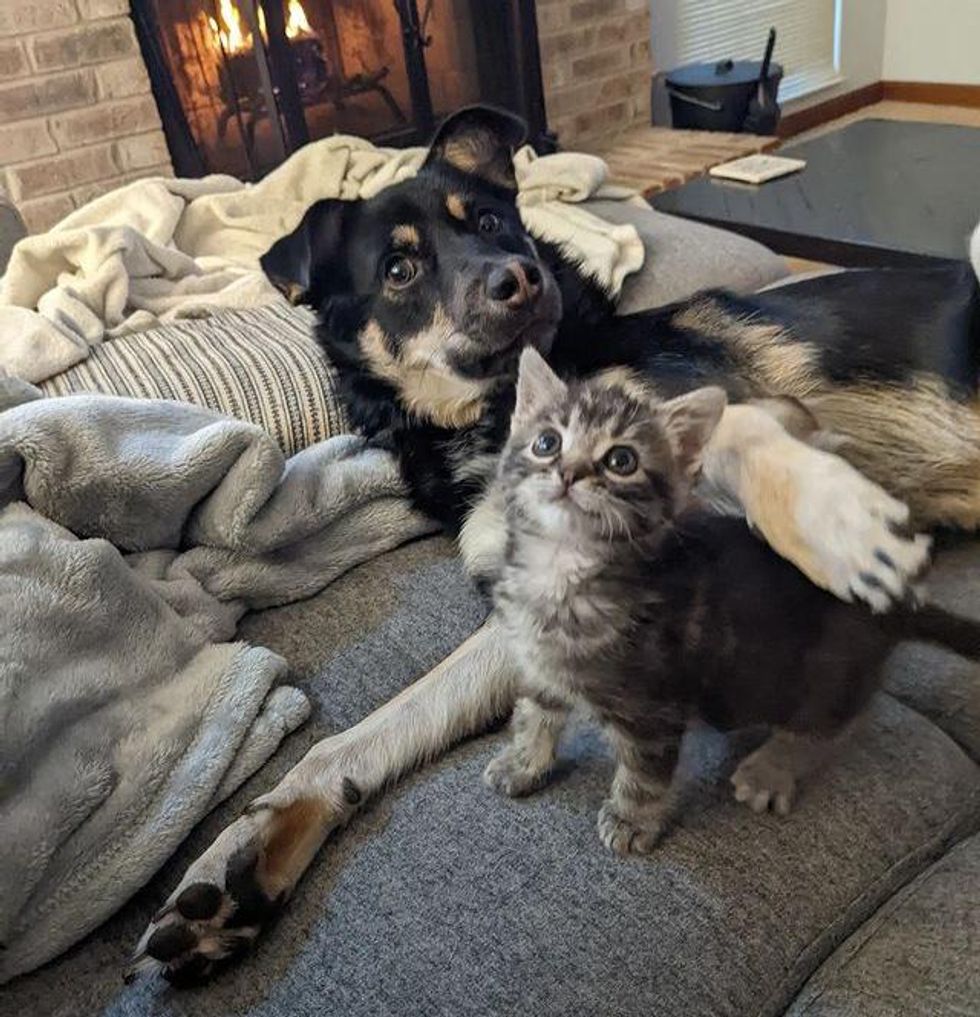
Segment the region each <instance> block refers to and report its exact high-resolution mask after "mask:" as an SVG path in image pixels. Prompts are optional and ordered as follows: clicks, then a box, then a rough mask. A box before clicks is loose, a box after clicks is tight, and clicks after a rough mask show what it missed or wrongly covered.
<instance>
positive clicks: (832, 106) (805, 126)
mask: <svg viewBox="0 0 980 1017" xmlns="http://www.w3.org/2000/svg"><path fill="white" fill-rule="evenodd" d="M883 97H884V89H883V88H882V82H880V81H875V82H874V83H873V84H870V85H865V86H864V88H856V89H854V91H853V92H845V93H844V94H843V95H835V96H834V98H833V99H827V100H826V101H825V102H818V103H817V104H816V106H808V107H807V108H806V109H801V110H797V111H795V112H793V113H787V114H786V116H784V117H783V119H782V120H781V121H780V122H779V127H778V128H777V129H776V133H777V135H778V136H779V137H780V138H792V137H793V136H794V135H796V134H802V133H803V132H804V131H809V130H811V129H812V128H814V127H819V126H820V125H821V124H825V123H827V122H829V121H830V120H836V119H837V118H838V117H842V116H844V115H845V114H847V113H853V112H854V111H855V110H859V109H862V108H863V107H864V106H870V105H872V104H873V103H876V102H881V100H882V98H883ZM936 101H937V102H939V101H944V100H938V99H937V100H936Z"/></svg>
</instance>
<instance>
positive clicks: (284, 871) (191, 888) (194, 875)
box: [126, 799, 340, 986]
mask: <svg viewBox="0 0 980 1017" xmlns="http://www.w3.org/2000/svg"><path fill="white" fill-rule="evenodd" d="M324 808H325V806H324V805H323V803H321V802H320V801H315V800H306V799H302V800H296V801H293V802H290V803H289V804H286V805H282V806H273V805H263V804H261V803H257V804H255V805H253V806H252V807H251V809H250V810H249V811H248V812H246V814H245V815H244V816H242V817H241V818H240V819H238V820H237V821H236V822H234V823H232V824H231V826H229V827H228V828H227V829H226V830H224V831H223V832H222V833H221V834H220V836H219V837H218V838H217V839H216V840H215V842H214V843H213V844H212V845H211V847H210V848H208V850H207V851H206V852H205V853H204V854H203V855H202V856H201V857H200V858H198V859H197V861H196V862H194V864H193V865H192V866H191V867H190V869H189V870H188V871H187V874H186V875H185V876H184V879H183V880H182V881H181V883H180V885H179V886H178V887H177V889H176V890H175V891H174V892H173V894H171V896H170V898H169V900H168V901H167V902H166V903H165V904H164V906H163V907H162V908H161V909H160V910H159V911H158V912H157V913H156V915H154V917H153V920H152V921H151V922H150V924H149V926H148V927H147V929H146V931H145V932H144V933H143V935H142V937H141V938H140V941H139V944H138V945H137V947H136V951H135V954H134V957H133V961H132V963H131V964H130V967H129V969H128V970H127V973H126V980H127V981H129V980H130V979H131V978H133V977H135V976H136V974H137V973H138V972H140V971H143V970H158V971H160V972H161V973H162V974H163V976H164V977H165V978H166V979H167V980H168V981H170V982H173V983H174V984H175V985H178V986H188V985H194V984H198V983H200V982H204V981H207V979H208V978H209V977H210V976H211V975H212V974H213V973H214V971H215V970H216V969H217V967H219V966H220V965H221V964H222V963H226V962H228V961H231V960H233V959H235V958H236V957H238V956H240V955H241V954H242V953H244V952H245V951H246V950H248V949H249V947H251V945H252V944H253V942H254V941H255V939H256V937H257V936H258V935H259V933H260V932H261V931H262V930H263V928H264V927H265V926H266V925H267V924H268V923H269V922H270V921H271V920H272V919H273V918H274V917H275V915H276V914H277V912H278V911H279V909H280V908H281V907H282V905H283V904H284V903H285V902H286V900H287V898H288V897H289V895H290V893H291V892H292V890H293V887H294V886H295V884H296V882H297V881H298V879H299V877H300V875H301V874H302V872H303V870H304V869H305V867H306V865H307V864H308V862H309V859H310V857H312V854H313V852H315V851H316V849H317V848H318V847H319V845H320V843H321V842H322V840H323V839H324V837H325V836H326V832H327V831H329V829H331V828H332V826H334V825H339V822H340V817H338V822H337V823H336V824H331V823H330V822H329V817H327V816H326V815H325V814H324Z"/></svg>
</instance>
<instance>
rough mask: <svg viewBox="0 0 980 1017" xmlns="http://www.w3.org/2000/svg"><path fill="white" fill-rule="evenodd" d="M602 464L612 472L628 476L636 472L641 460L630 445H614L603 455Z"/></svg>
mask: <svg viewBox="0 0 980 1017" xmlns="http://www.w3.org/2000/svg"><path fill="white" fill-rule="evenodd" d="M602 465H603V466H604V467H605V468H606V469H607V470H609V472H610V473H617V474H619V476H621V477H628V476H629V475H630V474H631V473H636V469H637V467H638V466H639V465H640V461H639V460H638V459H637V458H636V453H635V452H634V451H633V450H632V449H631V448H630V447H629V446H628V445H613V447H612V448H611V449H610V450H609V451H608V452H607V453H606V454H605V455H604V456H603V457H602Z"/></svg>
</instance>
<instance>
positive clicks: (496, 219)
mask: <svg viewBox="0 0 980 1017" xmlns="http://www.w3.org/2000/svg"><path fill="white" fill-rule="evenodd" d="M477 226H478V227H479V230H480V232H481V233H499V232H500V231H501V230H502V229H503V228H504V224H503V223H502V222H501V221H500V216H499V215H497V214H496V213H494V212H481V213H480V218H479V220H478V222H477Z"/></svg>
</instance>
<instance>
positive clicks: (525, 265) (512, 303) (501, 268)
mask: <svg viewBox="0 0 980 1017" xmlns="http://www.w3.org/2000/svg"><path fill="white" fill-rule="evenodd" d="M540 292H541V269H539V268H538V266H537V265H535V263H534V262H533V261H531V259H530V258H515V259H514V260H513V261H508V262H506V263H505V264H503V265H497V266H496V268H494V269H492V270H491V272H490V275H489V276H488V277H487V296H489V297H490V299H491V300H499V301H500V302H501V303H504V304H506V305H507V306H508V307H513V308H518V307H524V306H527V305H530V304H533V303H534V301H535V300H537V298H538V294H540Z"/></svg>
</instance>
